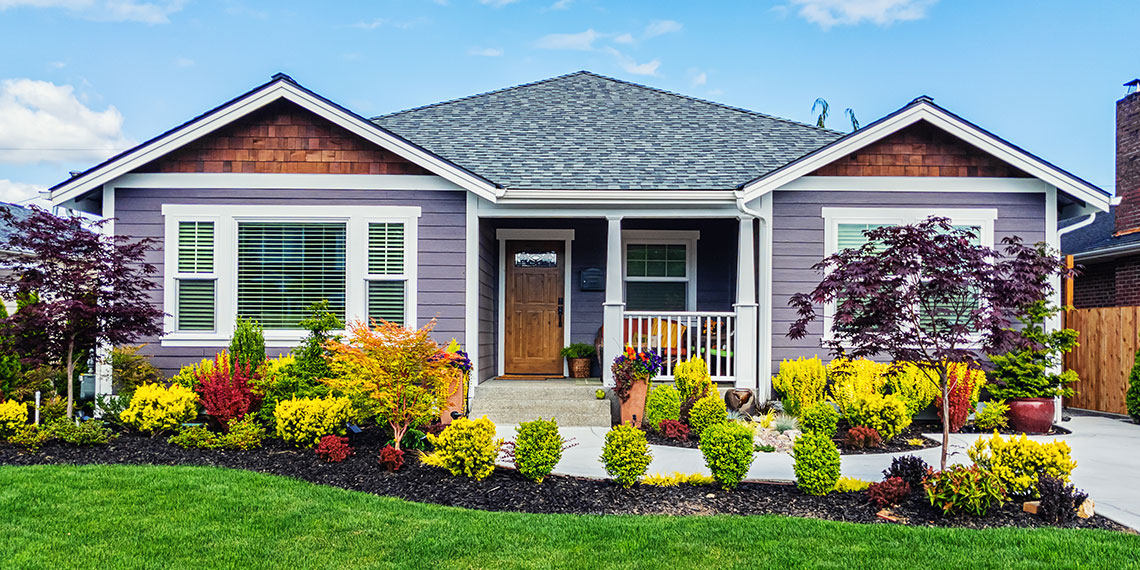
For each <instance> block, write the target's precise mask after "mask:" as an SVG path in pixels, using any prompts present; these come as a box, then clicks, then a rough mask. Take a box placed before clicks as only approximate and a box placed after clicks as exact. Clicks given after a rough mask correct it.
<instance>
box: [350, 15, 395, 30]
mask: <svg viewBox="0 0 1140 570" xmlns="http://www.w3.org/2000/svg"><path fill="white" fill-rule="evenodd" d="M387 21H388V20H385V19H384V18H376V19H374V20H372V21H371V22H357V23H355V24H353V25H352V27H353V28H360V29H361V30H375V29H376V28H379V27H380V26H383V25H384V24H385V23H386V22H387Z"/></svg>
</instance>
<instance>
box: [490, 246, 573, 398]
mask: <svg viewBox="0 0 1140 570" xmlns="http://www.w3.org/2000/svg"><path fill="white" fill-rule="evenodd" d="M506 248H507V251H506V256H505V261H506V268H505V274H504V276H505V279H504V281H505V287H504V289H505V290H504V291H503V301H504V302H503V304H504V313H505V314H504V315H503V320H504V323H503V328H504V336H505V337H506V338H505V339H504V343H505V344H506V346H505V347H504V354H503V356H504V358H503V360H504V362H503V364H504V366H505V368H506V370H505V372H506V373H507V374H525V375H532V374H533V375H544V376H562V358H561V357H560V356H559V354H558V353H559V350H560V349H561V348H562V341H563V336H562V331H563V327H564V326H565V320H566V315H564V314H563V309H564V307H565V303H564V301H565V295H566V291H565V283H566V280H565V276H566V255H565V242H562V241H532V240H525V241H514V240H510V241H507V242H506Z"/></svg>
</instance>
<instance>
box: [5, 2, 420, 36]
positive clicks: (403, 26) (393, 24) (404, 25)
mask: <svg viewBox="0 0 1140 570" xmlns="http://www.w3.org/2000/svg"><path fill="white" fill-rule="evenodd" d="M0 1H3V0H0ZM427 21H428V19H427V18H412V19H411V20H402V21H396V20H389V19H387V18H374V19H372V20H371V21H360V22H357V23H355V24H352V25H350V26H349V27H350V28H357V29H360V30H375V29H376V28H379V27H386V28H397V29H400V30H407V29H409V28H414V27H416V26H418V25H420V24H423V23H426V22H427Z"/></svg>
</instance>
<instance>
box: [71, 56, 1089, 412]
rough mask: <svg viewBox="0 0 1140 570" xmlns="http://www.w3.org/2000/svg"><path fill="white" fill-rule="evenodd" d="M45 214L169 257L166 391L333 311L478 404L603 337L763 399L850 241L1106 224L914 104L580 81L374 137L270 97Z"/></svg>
mask: <svg viewBox="0 0 1140 570" xmlns="http://www.w3.org/2000/svg"><path fill="white" fill-rule="evenodd" d="M51 201H52V203H53V204H54V205H56V206H63V207H66V208H72V209H77V210H82V211H85V212H93V213H97V214H101V215H103V216H106V217H113V218H115V221H114V223H113V225H112V226H110V227H111V230H110V231H114V232H115V233H116V234H123V235H129V236H136V237H150V238H154V239H155V240H157V242H158V243H159V244H161V246H160V247H159V250H158V251H156V252H154V256H153V259H152V261H153V262H154V263H156V264H157V265H158V266H159V267H161V276H160V277H159V278H160V279H161V280H162V284H161V285H162V286H161V289H160V294H159V295H158V296H156V298H155V299H154V301H155V303H159V304H161V306H162V307H163V309H164V310H165V311H166V313H167V317H166V322H165V330H166V331H167V334H166V335H165V336H163V337H162V339H161V340H159V339H154V341H153V345H152V347H151V350H152V352H153V354H154V356H155V361H156V364H157V365H159V366H160V367H161V368H163V369H164V370H166V371H167V372H168V373H169V372H173V371H174V370H176V369H177V368H178V367H179V366H181V365H183V364H186V363H187V362H190V361H193V360H195V359H199V358H202V357H205V356H209V355H212V354H213V353H214V352H215V351H216V350H217V349H219V348H220V347H222V346H225V345H226V343H227V341H228V338H229V336H230V332H231V330H232V329H233V326H234V321H235V317H236V316H238V315H242V316H246V317H251V318H255V319H257V320H258V321H260V322H261V323H262V324H263V325H264V326H265V328H266V337H267V340H268V342H269V343H270V345H271V346H274V347H289V346H293V345H295V344H296V343H297V342H298V340H299V339H300V335H301V334H302V333H301V332H300V331H298V330H296V329H297V327H296V323H297V321H298V320H299V318H300V317H301V315H302V312H303V310H304V307H305V306H307V305H308V304H309V303H311V302H313V301H316V300H319V299H329V300H330V301H331V303H332V307H333V308H334V310H335V311H336V312H338V313H339V314H341V315H343V316H345V317H347V318H349V319H352V318H363V317H372V318H384V319H388V320H393V321H397V322H401V323H405V324H408V325H411V324H416V325H422V324H424V323H425V322H427V321H428V320H429V319H432V318H435V319H437V320H438V325H437V327H436V329H435V334H436V336H437V337H438V338H439V339H440V340H442V341H446V340H448V339H450V338H452V337H454V338H456V339H458V340H459V341H460V342H462V343H464V345H465V346H466V348H467V350H468V351H469V353H470V356H471V358H472V360H473V361H474V365H475V370H476V372H475V373H474V377H475V378H476V380H478V382H486V381H488V380H490V379H493V378H501V377H506V378H549V377H561V376H563V375H564V374H565V368H564V363H563V362H562V360H561V359H560V358H559V356H558V350H559V349H560V348H561V347H562V346H563V345H565V344H568V343H571V342H594V340H595V338H598V339H600V344H601V345H602V346H603V348H604V350H603V352H604V355H603V358H602V359H601V362H608V361H609V360H610V359H612V357H613V355H615V354H616V353H617V352H618V351H619V350H620V349H621V347H622V346H623V345H624V344H627V343H628V344H632V345H637V346H641V347H649V348H651V349H652V350H656V351H658V352H660V353H661V354H662V355H664V356H665V357H666V358H665V360H666V368H665V370H664V371H663V376H664V378H665V379H668V378H670V376H671V373H672V364H673V363H675V362H676V361H677V360H678V359H680V358H687V357H691V356H698V355H699V356H704V357H705V358H706V359H707V360H708V362H709V365H710V368H711V372H712V375H713V376H714V377H715V379H716V380H717V381H719V382H721V383H722V385H726V386H736V387H742V388H750V389H755V390H757V391H758V395H759V397H760V398H762V399H763V398H768V397H770V395H771V387H770V386H771V382H770V378H771V375H772V373H773V372H774V371H775V369H776V368H777V367H778V365H779V362H780V361H781V360H782V359H786V358H795V357H799V356H811V355H813V354H816V353H819V352H821V349H820V340H821V338H823V337H824V336H825V335H826V334H827V332H826V330H825V329H826V319H825V320H824V322H822V323H816V324H815V326H814V328H813V329H812V330H811V334H809V335H808V336H807V337H806V338H803V339H800V340H790V339H788V338H787V337H786V335H785V333H786V329H787V326H788V324H789V323H790V322H791V321H792V320H793V319H794V314H793V311H792V309H791V308H789V307H788V306H787V299H788V298H789V296H791V295H792V294H793V293H795V292H797V291H804V290H806V289H808V288H810V287H812V286H813V285H814V284H815V283H816V281H817V280H818V275H817V274H816V273H815V272H814V271H812V270H811V266H812V265H813V264H814V263H816V262H817V261H819V259H820V258H822V257H823V256H824V255H826V254H828V253H829V252H833V251H835V250H836V249H837V248H841V247H847V246H851V245H853V244H856V243H858V240H860V239H861V238H862V234H861V230H863V229H865V228H867V227H869V226H874V225H881V224H894V223H906V222H912V221H916V220H920V219H923V218H925V217H927V216H930V215H933V214H937V215H942V216H948V217H950V218H952V219H953V221H954V222H955V223H956V224H962V225H970V226H973V227H975V228H977V229H978V230H979V232H980V235H981V239H982V241H983V243H985V244H987V245H993V244H999V243H1000V240H1001V239H1002V238H1003V237H1005V236H1010V235H1019V236H1021V237H1022V238H1024V239H1025V240H1026V241H1029V242H1036V241H1047V242H1049V243H1051V244H1053V245H1054V246H1055V247H1056V246H1058V245H1059V242H1058V229H1057V226H1058V222H1059V221H1060V220H1063V219H1067V218H1072V217H1076V216H1081V215H1084V214H1087V213H1091V212H1098V211H1104V210H1107V209H1108V206H1109V197H1108V195H1107V194H1106V193H1105V192H1104V191H1102V190H1100V189H1099V188H1097V187H1095V186H1093V185H1092V184H1089V183H1088V182H1085V181H1084V180H1081V179H1080V178H1077V177H1076V176H1074V175H1072V174H1070V173H1068V172H1066V171H1064V170H1062V169H1060V168H1058V167H1056V166H1054V165H1052V164H1050V163H1048V162H1046V161H1044V160H1042V159H1040V158H1038V157H1036V156H1034V155H1032V154H1030V153H1028V152H1026V151H1025V150H1022V149H1021V148H1019V147H1017V146H1014V145H1013V144H1011V143H1009V142H1007V141H1005V140H1003V139H1001V138H999V137H997V136H995V135H993V134H991V133H989V132H987V131H985V130H984V129H982V128H980V127H978V126H976V125H974V124H972V123H970V122H968V121H966V120H965V119H963V118H961V117H959V116H957V115H954V114H953V113H951V112H949V111H947V110H946V109H943V108H942V107H939V106H938V105H936V104H935V103H934V101H933V100H931V99H930V98H927V97H920V98H918V99H915V100H914V101H912V102H911V103H909V104H907V105H906V106H904V107H902V108H901V109H899V110H898V111H896V112H894V113H891V114H890V115H888V116H886V117H883V118H882V119H880V120H878V121H875V122H874V123H872V124H870V125H867V126H866V127H864V128H862V129H860V130H858V131H856V132H854V133H851V134H843V133H840V132H836V131H831V130H827V129H822V128H817V127H814V126H810V125H805V124H801V123H797V122H794V121H789V120H785V119H780V118H777V117H772V116H769V115H764V114H761V113H756V112H752V111H748V110H744V109H738V108H734V107H730V106H726V105H721V104H717V103H713V102H709V101H704V100H699V99H694V98H692V97H687V96H683V95H678V94H675V93H670V92H666V91H662V90H658V89H654V88H650V87H645V86H642V85H637V84H633V83H627V82H624V81H619V80H616V79H611V78H607V77H602V76H599V75H596V74H593V73H589V72H584V71H583V72H578V73H572V74H569V75H565V76H561V77H555V78H552V79H547V80H544V81H538V82H535V83H530V84H526V85H520V86H516V87H511V88H507V89H503V90H499V91H493V92H490V93H483V94H480V95H474V96H471V97H466V98H462V99H457V100H454V101H448V102H444V103H438V104H434V105H428V106H425V107H419V108H415V109H410V110H407V111H402V112H398V113H393V114H390V115H384V116H381V117H377V118H375V119H372V120H369V119H366V118H364V117H361V116H360V115H357V114H356V113H353V112H352V111H350V110H348V109H346V108H344V107H342V106H340V105H338V104H336V103H334V102H332V101H330V100H328V99H326V98H324V97H322V96H320V95H318V94H317V93H315V92H313V91H311V90H309V89H307V88H305V87H303V86H301V85H300V84H298V83H297V82H296V81H294V80H293V79H291V78H290V77H288V76H285V75H277V76H274V77H273V79H272V80H271V81H269V82H268V83H266V84H264V85H261V86H259V87H257V88H255V89H253V90H252V91H249V92H248V93H245V94H243V95H241V96H239V97H237V98H235V99H233V100H231V101H228V102H226V103H224V104H222V105H221V106H219V107H217V108H215V109H213V110H210V111H208V112H206V113H204V114H203V115H201V116H199V117H196V118H194V119H192V120H190V121H188V122H186V123H184V124H182V125H180V126H178V127H175V128H173V129H171V130H170V131H167V132H166V133H163V134H161V135H159V136H157V137H155V138H153V139H151V140H149V141H147V142H145V143H142V144H140V145H139V146H137V147H136V148H133V149H131V150H128V151H126V152H124V153H122V154H119V155H118V156H115V157H113V158H111V159H108V160H107V161H105V162H103V163H102V164H99V165H97V166H95V167H93V168H91V169H89V170H87V171H86V172H83V173H81V174H79V175H77V176H75V177H73V178H71V179H69V180H67V181H65V182H62V183H60V184H58V185H56V186H55V187H53V188H52V189H51ZM595 374H599V375H602V376H603V377H604V379H605V380H606V381H609V380H610V378H609V376H610V374H609V370H608V366H601V367H599V368H596V369H595ZM473 384H474V383H473ZM473 390H474V386H473ZM508 390H509V388H508Z"/></svg>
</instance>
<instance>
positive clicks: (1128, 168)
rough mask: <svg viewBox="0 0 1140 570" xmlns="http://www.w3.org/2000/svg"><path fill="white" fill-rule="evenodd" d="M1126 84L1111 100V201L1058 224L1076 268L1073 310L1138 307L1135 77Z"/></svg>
mask: <svg viewBox="0 0 1140 570" xmlns="http://www.w3.org/2000/svg"><path fill="white" fill-rule="evenodd" d="M1125 85H1127V86H1128V91H1129V92H1128V94H1127V95H1125V97H1124V98H1123V99H1121V100H1119V101H1117V102H1116V200H1114V201H1113V206H1112V207H1111V208H1110V209H1109V211H1107V212H1101V213H1098V214H1096V216H1095V217H1094V218H1091V219H1089V218H1085V219H1080V218H1074V219H1072V220H1069V223H1068V224H1067V226H1066V224H1064V223H1063V224H1062V229H1061V232H1062V237H1061V249H1062V251H1064V253H1065V254H1067V255H1072V256H1073V260H1074V261H1075V262H1076V263H1077V264H1078V266H1079V267H1080V275H1078V276H1077V278H1076V280H1075V281H1074V283H1073V301H1072V302H1073V306H1075V307H1076V308H1078V309H1088V308H1094V307H1125V306H1132V305H1140V79H1134V80H1132V81H1130V82H1128V83H1126V84H1125ZM1070 228H1071V229H1070Z"/></svg>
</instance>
